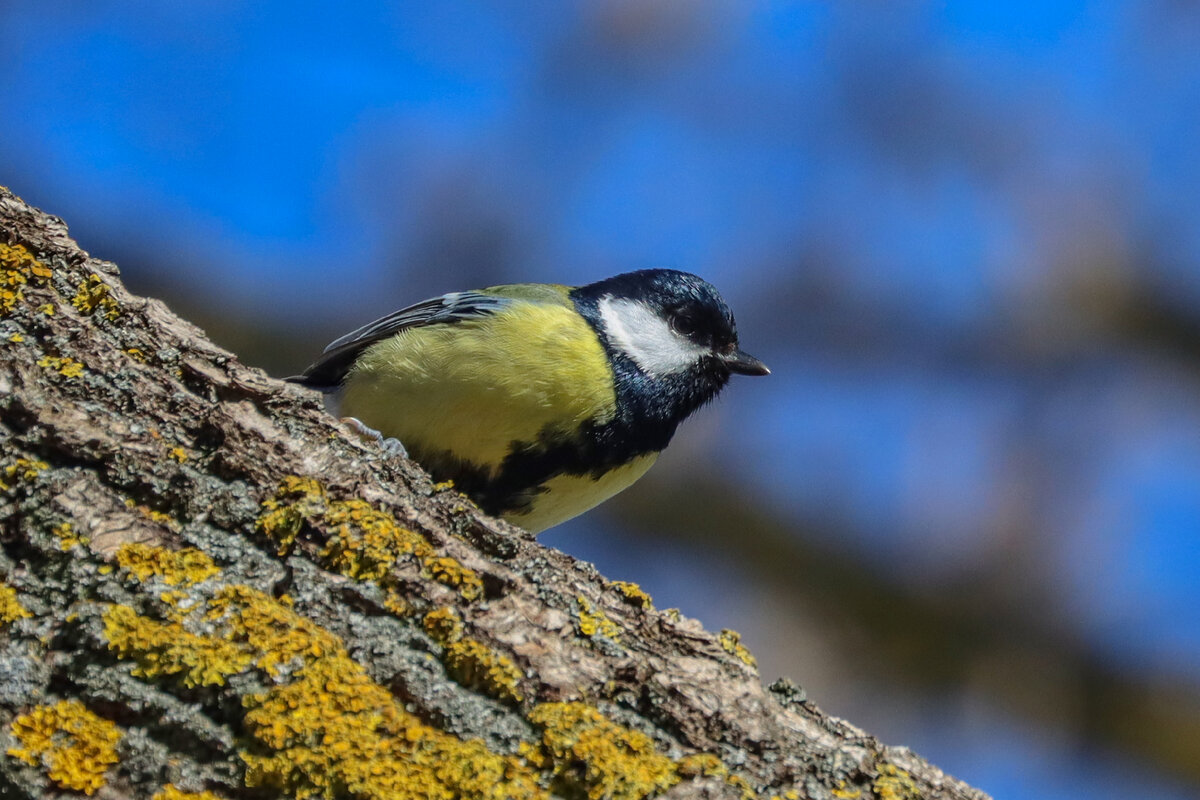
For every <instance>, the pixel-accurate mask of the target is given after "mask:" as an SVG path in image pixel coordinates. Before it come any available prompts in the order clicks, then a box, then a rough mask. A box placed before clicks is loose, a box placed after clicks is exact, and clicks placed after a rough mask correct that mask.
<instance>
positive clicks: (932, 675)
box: [0, 0, 1200, 800]
mask: <svg viewBox="0 0 1200 800" xmlns="http://www.w3.org/2000/svg"><path fill="white" fill-rule="evenodd" d="M0 30H3V31H4V42H5V51H6V54H7V55H6V56H5V57H4V67H3V71H2V73H0V107H3V109H4V123H3V126H2V128H0V183H3V184H4V185H7V186H9V187H11V188H12V190H13V191H15V192H16V193H17V194H18V195H21V196H22V197H24V198H25V199H26V200H28V201H29V202H31V203H33V204H35V205H38V206H40V207H42V208H44V209H45V210H47V211H49V212H51V213H54V214H57V215H60V216H62V217H64V218H65V219H66V220H67V221H68V223H69V224H70V226H71V230H72V233H73V234H74V235H75V237H76V238H77V239H78V241H79V242H80V244H81V245H82V246H83V247H84V248H85V249H87V250H89V251H91V252H92V253H93V254H95V255H98V256H100V257H102V258H106V259H110V260H113V261H116V262H118V263H119V264H120V266H121V269H122V273H123V275H124V278H125V281H126V283H127V284H128V286H129V287H130V288H131V289H132V290H134V291H136V292H140V293H145V294H152V295H156V296H159V297H162V298H164V299H165V300H167V302H169V303H170V304H171V305H172V306H173V307H174V308H175V309H176V310H177V311H178V312H180V313H181V314H182V315H184V316H185V317H188V318H190V319H191V320H193V321H195V322H196V323H198V324H200V325H202V326H204V327H205V328H206V329H207V331H208V332H209V333H210V335H211V336H212V337H213V338H214V339H215V340H216V341H217V342H219V343H221V344H223V345H224V346H226V347H228V348H230V349H232V350H233V351H235V352H237V353H238V354H239V355H240V356H241V357H242V359H243V360H245V361H246V362H248V363H250V364H254V365H257V366H261V367H263V368H264V369H266V370H267V371H269V372H270V373H272V374H274V375H277V376H282V375H287V374H292V373H295V372H297V371H299V370H300V369H302V368H303V367H304V366H306V365H307V364H308V363H309V361H310V360H311V359H312V358H313V357H314V356H315V355H316V354H317V353H318V352H319V351H320V349H321V347H322V346H323V345H324V344H325V343H326V342H327V341H329V340H330V339H332V338H334V337H335V336H336V335H338V334H340V333H343V332H344V331H345V330H348V329H350V328H353V327H356V326H358V325H359V324H361V323H363V322H365V321H368V320H370V319H373V318H375V317H377V316H380V315H382V314H384V313H386V312H388V311H391V310H393V309H394V308H396V307H399V306H400V305H403V304H407V303H409V302H413V301H416V300H420V299H424V298H425V297H428V296H431V295H434V294H438V293H441V292H443V291H448V290H454V289H463V288H469V287H476V286H483V285H488V284H492V283H503V282H515V281H554V282H563V283H571V284H577V283H585V282H589V281H592V280H595V279H598V278H601V277H604V276H607V275H610V274H614V273H617V272H622V271H626V270H631V269H637V268H643V267H651V266H670V267H677V268H682V269H687V270H690V271H694V272H697V273H699V274H701V275H703V276H705V277H706V278H708V279H709V280H711V281H712V282H713V283H715V284H716V285H718V286H719V287H720V288H721V290H722V291H723V293H724V294H725V296H726V298H727V299H728V300H729V302H730V304H731V306H732V307H733V308H734V309H735V311H736V313H737V314H738V321H739V327H740V331H741V335H742V343H743V345H744V347H745V348H746V349H747V350H748V351H750V352H752V353H754V354H755V355H757V356H759V357H761V358H762V359H764V360H765V361H766V362H767V363H768V364H770V366H771V367H772V368H773V370H774V374H773V375H772V376H771V377H769V378H764V379H756V380H749V379H737V380H735V381H734V382H733V385H731V386H730V388H729V389H728V390H727V391H726V393H725V395H724V396H723V397H722V398H721V400H720V401H719V402H718V403H717V404H716V405H715V406H713V407H710V408H708V409H705V410H704V411H703V412H702V413H700V414H699V415H698V416H697V418H695V419H693V420H691V421H690V422H689V423H687V424H685V425H684V426H683V428H682V429H681V431H680V433H679V435H678V436H677V437H676V440H675V444H674V445H673V448H672V450H671V451H669V452H668V454H667V455H666V456H665V457H664V458H663V459H662V460H661V461H660V464H659V466H658V467H656V468H655V470H654V471H653V472H652V473H651V475H650V476H649V477H648V478H647V479H645V480H644V481H643V482H642V483H640V484H639V485H637V486H636V487H635V488H633V489H631V490H630V491H628V492H627V493H625V494H624V495H622V496H621V497H619V498H618V499H617V500H614V501H613V502H611V503H609V504H607V505H606V506H604V507H602V509H600V510H598V511H596V512H594V513H592V514H590V515H587V516H585V517H584V518H582V519H578V520H575V521H573V522H571V523H569V524H567V525H564V526H562V527H561V528H559V529H556V530H554V531H551V532H549V533H547V534H545V535H544V536H543V537H542V541H543V542H545V543H547V544H549V545H552V546H554V547H560V548H562V549H564V550H567V551H569V552H571V553H573V554H576V555H579V556H581V557H583V558H586V559H588V560H591V561H594V562H595V563H596V564H597V565H598V566H599V568H600V569H601V570H602V572H603V573H604V574H605V575H607V576H608V577H610V578H613V579H623V580H632V581H637V582H639V583H640V584H641V585H642V586H643V587H644V588H645V589H646V590H647V591H648V592H650V594H652V595H653V596H654V598H655V600H656V603H657V605H659V606H660V607H668V606H677V607H679V608H680V609H681V610H682V611H683V613H684V614H686V615H688V616H692V617H697V618H699V619H700V620H702V621H703V622H704V623H705V624H706V625H707V626H708V627H710V628H711V629H714V630H715V629H718V628H721V627H730V628H734V629H737V630H738V631H740V632H741V633H742V634H743V637H744V641H745V642H746V643H747V644H748V645H749V647H750V648H751V649H752V651H753V652H754V653H755V654H756V655H757V656H758V660H759V664H760V666H761V670H762V674H763V678H764V680H765V681H768V682H769V681H771V680H774V679H775V678H776V677H779V676H789V677H791V678H792V679H794V680H795V681H796V682H797V683H798V684H800V685H801V686H803V687H804V688H805V689H806V690H807V692H808V696H809V697H810V698H811V699H812V700H814V701H815V702H816V703H817V704H818V705H819V706H821V707H822V708H823V709H825V710H827V711H829V712H831V713H833V714H836V715H838V716H842V717H845V718H847V719H849V720H852V721H853V722H854V723H856V724H858V725H860V726H862V727H863V728H865V729H867V730H869V731H870V732H872V733H874V734H876V735H878V736H880V737H881V738H882V739H883V740H884V741H886V742H889V743H891V744H902V745H907V746H910V747H912V748H913V749H915V750H917V751H918V752H920V753H921V754H922V755H924V756H926V757H928V758H929V759H931V760H933V761H934V762H935V763H937V764H939V765H940V766H942V767H943V768H945V769H946V770H947V771H949V772H951V773H953V774H954V775H956V776H958V777H960V778H962V779H964V780H967V781H969V782H971V783H973V784H975V785H977V786H979V787H980V788H982V789H984V790H986V791H988V792H990V793H992V794H993V795H994V796H995V797H996V798H1031V799H1033V800H1041V799H1043V798H1081V797H1087V798H1126V797H1138V798H1189V797H1191V798H1194V797H1197V796H1200V4H1197V3H1195V2H1186V0H1141V1H1140V2H1112V0H1100V2H1092V3H1083V2H1066V1H1064V0H1043V2H1039V3H996V2H959V3H954V4H941V3H936V4H935V3H917V2H904V1H903V0H891V1H889V2H855V3H838V4H832V3H831V4H824V3H820V4H818V3H789V2H782V0H778V1H776V2H760V3H754V2H745V1H741V2H734V0H729V2H704V1H702V0H678V1H676V2H657V1H655V0H590V1H589V2H580V3H574V2H545V1H544V2H513V1H512V0H499V1H497V2H463V1H462V0H442V1H441V2H436V3H403V4H398V3H392V2H383V1H382V0H379V1H377V2H369V1H368V0H354V1H352V2H342V3H338V4H329V3H325V4H306V3H299V4H298V3H296V2H294V0H291V2H286V3H285V2H279V1H278V0H258V1H257V2H249V1H248V0H244V1H243V0H206V2H203V3H157V2H115V3H114V2H103V1H102V0H86V1H85V0H58V1H57V2H54V3H46V2H41V1H40V0H39V2H26V0H6V2H4V3H3V4H2V5H0Z"/></svg>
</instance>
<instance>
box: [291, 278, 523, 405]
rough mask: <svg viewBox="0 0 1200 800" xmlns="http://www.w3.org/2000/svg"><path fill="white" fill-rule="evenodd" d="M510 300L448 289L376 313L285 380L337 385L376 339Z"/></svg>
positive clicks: (314, 385) (476, 312)
mask: <svg viewBox="0 0 1200 800" xmlns="http://www.w3.org/2000/svg"><path fill="white" fill-rule="evenodd" d="M511 302H512V300H510V299H508V298H507V297H498V296H496V295H490V294H481V293H480V292H451V293H449V294H444V295H442V296H441V297H434V298H431V299H429V300H425V301H422V302H420V303H416V304H415V305H411V306H408V307H406V308H402V309H400V310H399V311H393V312H392V313H391V314H388V315H387V316H386V317H380V318H379V319H377V320H375V321H374V322H370V323H367V324H366V325H364V326H362V327H361V328H359V329H358V330H354V331H351V332H350V333H347V334H346V335H345V336H342V337H340V338H338V339H335V340H333V341H332V342H330V343H329V344H328V345H327V346H326V347H325V351H324V352H323V353H322V354H321V357H320V358H318V359H317V360H316V362H314V363H313V364H312V366H310V367H309V368H308V369H306V370H304V374H303V375H294V376H292V377H290V378H287V380H289V381H291V382H292V383H299V384H302V385H304V386H308V387H310V388H313V389H322V390H324V391H333V390H334V389H337V388H338V387H339V386H340V385H341V383H342V380H343V379H344V378H345V377H346V373H347V372H348V371H349V370H350V367H351V366H352V365H353V364H354V360H355V359H356V358H358V354H359V353H361V352H362V351H363V350H365V349H366V348H368V347H370V346H371V345H373V344H375V343H376V342H379V341H382V340H384V339H387V338H389V337H391V336H394V335H396V334H397V333H399V332H400V331H403V330H407V329H408V328H416V327H420V326H424V325H437V324H443V323H454V322H461V321H462V320H465V319H473V318H475V317H482V316H486V315H488V314H494V313H496V312H497V311H499V310H500V309H501V308H503V307H505V306H506V305H508V304H510V303H511Z"/></svg>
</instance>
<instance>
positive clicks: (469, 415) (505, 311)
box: [288, 269, 769, 533]
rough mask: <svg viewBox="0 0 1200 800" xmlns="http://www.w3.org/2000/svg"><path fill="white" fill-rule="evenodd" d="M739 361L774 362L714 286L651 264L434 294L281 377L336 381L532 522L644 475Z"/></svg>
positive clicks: (447, 474)
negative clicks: (760, 355) (576, 281)
mask: <svg viewBox="0 0 1200 800" xmlns="http://www.w3.org/2000/svg"><path fill="white" fill-rule="evenodd" d="M735 372H736V373H738V374H741V375H766V374H768V372H769V370H768V369H767V367H766V365H765V364H763V363H762V362H761V361H759V360H758V359H757V358H754V357H753V356H751V355H749V354H747V353H745V352H743V351H742V350H740V349H739V348H738V338H737V328H736V326H735V325H734V321H733V314H732V313H731V312H730V310H729V307H728V306H727V305H726V304H725V301H724V300H722V299H721V296H720V295H719V294H718V293H717V290H716V289H714V288H713V287H712V286H711V285H709V284H708V283H707V282H705V281H703V280H701V279H700V278H698V277H696V276H695V275H691V274H689V273H686V272H677V271H675V270H669V269H651V270H641V271H638V272H630V273H626V274H623V275H617V276H615V277H612V278H608V279H606V280H602V281H599V282H597V283H592V284H588V285H587V286H579V287H570V286H559V285H555V284H536V283H519V284H512V285H508V286H492V287H490V288H487V289H481V290H479V291H470V292H452V293H450V294H446V295H442V296H441V297H435V298H433V299H431V300H426V301H425V302H423V303H417V304H416V305H413V306H409V307H407V308H403V309H400V310H399V311H396V312H394V313H392V314H389V315H387V316H386V317H383V318H382V319H378V320H376V321H374V322H372V323H370V324H369V325H365V326H363V327H362V328H359V329H358V330H356V331H353V332H351V333H348V334H346V335H345V336H343V337H341V338H340V339H337V340H336V341H334V342H332V343H331V344H330V345H329V346H328V347H326V348H325V352H324V353H323V354H322V355H321V357H320V358H319V359H317V361H316V363H314V364H313V365H312V366H310V367H309V368H308V369H307V370H305V371H304V374H303V375H299V376H296V377H293V378H289V379H288V380H291V381H293V382H295V383H299V384H302V385H304V386H309V387H312V388H314V389H319V390H321V391H323V392H326V393H336V394H337V399H336V402H337V404H338V409H339V411H340V413H342V414H344V415H348V416H350V417H353V418H354V419H355V420H357V421H359V422H360V423H362V425H365V426H369V427H370V428H372V429H375V430H376V431H378V432H379V434H381V436H382V437H389V438H394V439H398V440H400V442H401V443H403V445H404V446H405V447H407V449H408V452H409V453H410V454H411V455H412V457H413V458H414V459H416V461H417V462H418V463H420V464H421V465H422V466H424V467H425V468H426V469H427V470H428V471H429V473H430V475H432V476H433V477H434V478H435V479H437V480H451V481H453V483H454V485H455V487H456V488H458V489H459V490H460V491H462V492H464V493H465V494H466V495H468V496H469V497H470V498H471V499H472V500H474V501H475V502H476V503H477V504H478V505H479V507H480V508H481V509H483V510H484V511H485V512H487V513H489V514H493V515H498V516H502V517H504V518H506V519H508V520H509V521H510V522H513V523H515V524H517V525H520V526H522V527H524V528H526V529H528V530H530V531H532V532H535V533H537V532H540V531H542V530H545V529H546V528H549V527H551V526H553V525H557V524H558V523H560V522H563V521H564V520H568V519H570V518H571V517H574V516H576V515H577V514H582V513H583V512H584V511H587V510H588V509H590V508H592V507H593V506H595V505H596V504H598V503H600V502H602V501H604V500H607V499H608V498H609V497H612V496H613V495H614V494H616V493H617V492H619V491H621V490H622V489H625V488H626V487H628V486H629V485H630V484H632V483H633V482H634V481H636V480H637V479H638V478H640V477H641V476H642V475H644V474H645V472H646V470H648V469H649V468H650V465H651V464H653V463H654V460H655V459H656V458H657V457H658V454H659V453H660V452H661V451H662V450H663V448H665V447H666V446H667V443H668V442H670V441H671V436H672V435H674V433H675V428H676V427H677V426H678V425H679V423H680V422H682V421H683V420H684V419H685V418H686V417H688V416H689V415H691V414H692V412H694V411H695V410H696V409H698V408H699V407H700V406H702V405H704V404H705V403H707V402H708V401H709V400H712V399H713V397H715V396H716V394H717V392H719V391H720V390H721V388H722V387H723V386H725V384H726V382H727V381H728V380H729V376H730V374H731V373H735Z"/></svg>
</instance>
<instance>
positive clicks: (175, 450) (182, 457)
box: [167, 447, 188, 464]
mask: <svg viewBox="0 0 1200 800" xmlns="http://www.w3.org/2000/svg"><path fill="white" fill-rule="evenodd" d="M167 455H168V456H170V457H171V458H172V459H174V460H175V461H178V462H179V463H180V464H182V463H183V462H185V461H187V459H188V454H187V450H184V449H183V448H182V447H172V448H171V449H170V450H168V451H167Z"/></svg>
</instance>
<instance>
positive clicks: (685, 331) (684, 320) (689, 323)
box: [671, 314, 697, 338]
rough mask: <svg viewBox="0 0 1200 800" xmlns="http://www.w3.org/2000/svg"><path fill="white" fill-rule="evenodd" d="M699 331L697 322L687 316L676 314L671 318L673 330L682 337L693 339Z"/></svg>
mask: <svg viewBox="0 0 1200 800" xmlns="http://www.w3.org/2000/svg"><path fill="white" fill-rule="evenodd" d="M696 329H697V325H696V320H695V319H694V318H692V317H690V316H688V315H687V314H675V315H674V316H672V317H671V330H673V331H675V332H676V333H678V334H679V335H680V336H686V337H689V338H690V337H692V336H694V335H695V333H696Z"/></svg>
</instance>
